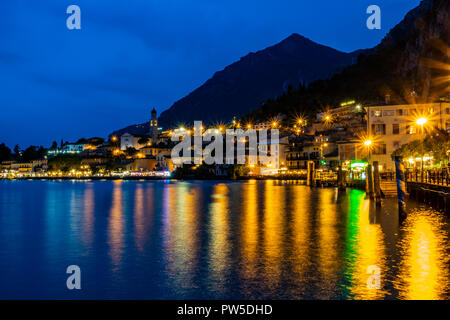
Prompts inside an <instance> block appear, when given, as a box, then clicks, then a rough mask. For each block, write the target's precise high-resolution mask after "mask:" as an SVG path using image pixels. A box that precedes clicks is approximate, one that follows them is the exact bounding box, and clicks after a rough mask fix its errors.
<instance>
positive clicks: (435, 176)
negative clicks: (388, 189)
mask: <svg viewBox="0 0 450 320" xmlns="http://www.w3.org/2000/svg"><path fill="white" fill-rule="evenodd" d="M406 181H407V182H418V183H424V184H430V185H438V186H446V187H447V186H449V185H450V167H447V168H440V169H426V170H424V171H423V175H422V172H421V170H408V171H406Z"/></svg>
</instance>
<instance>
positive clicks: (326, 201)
mask: <svg viewBox="0 0 450 320" xmlns="http://www.w3.org/2000/svg"><path fill="white" fill-rule="evenodd" d="M334 198H335V190H334V189H324V190H322V192H320V194H319V202H318V208H317V211H318V212H317V214H318V216H319V221H318V222H319V226H318V237H319V252H318V264H319V265H318V269H319V272H320V276H321V282H322V284H321V290H320V292H319V293H318V296H317V298H320V299H329V298H331V297H332V295H333V293H334V291H335V288H336V285H337V282H338V272H337V271H338V263H339V262H338V259H337V258H338V246H337V244H338V243H337V241H338V232H337V226H336V224H337V214H338V212H337V210H336V203H335V202H334Z"/></svg>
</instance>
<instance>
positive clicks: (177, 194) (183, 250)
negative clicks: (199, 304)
mask: <svg viewBox="0 0 450 320" xmlns="http://www.w3.org/2000/svg"><path fill="white" fill-rule="evenodd" d="M163 197H164V199H163V201H164V213H163V215H164V221H163V223H164V227H163V228H164V230H165V231H164V247H165V257H166V260H167V262H168V265H167V268H168V270H167V271H168V273H169V274H170V275H171V278H170V281H173V282H174V287H176V288H177V290H187V289H192V288H195V287H196V283H195V279H194V274H195V270H197V267H198V262H199V261H198V254H199V225H200V216H199V207H198V205H199V203H200V201H201V193H200V190H199V189H198V188H197V187H195V186H192V185H190V184H189V183H186V182H182V183H179V184H177V185H166V186H165V189H164V195H163Z"/></svg>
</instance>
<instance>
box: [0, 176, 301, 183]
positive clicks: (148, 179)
mask: <svg viewBox="0 0 450 320" xmlns="http://www.w3.org/2000/svg"><path fill="white" fill-rule="evenodd" d="M14 180H19V181H26V180H28V181H30V180H31V181H34V180H44V181H47V180H48V181H58V180H63V181H72V180H78V181H92V180H94V181H114V180H129V181H139V180H145V181H160V180H174V181H195V180H200V181H217V180H219V181H248V180H295V181H302V182H305V183H306V179H304V178H303V177H292V176H285V177H281V176H276V177H263V176H257V177H256V176H255V177H240V178H237V179H231V178H226V177H211V178H183V179H176V178H173V177H18V178H0V181H14Z"/></svg>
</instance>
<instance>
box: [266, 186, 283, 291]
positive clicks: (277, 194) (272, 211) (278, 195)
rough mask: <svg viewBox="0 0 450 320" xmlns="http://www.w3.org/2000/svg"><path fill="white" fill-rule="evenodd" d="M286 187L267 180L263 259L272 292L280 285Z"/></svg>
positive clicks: (268, 284)
mask: <svg viewBox="0 0 450 320" xmlns="http://www.w3.org/2000/svg"><path fill="white" fill-rule="evenodd" d="M284 192H285V188H284V187H283V186H280V185H277V184H275V182H274V181H272V180H267V181H266V182H265V185H264V208H263V210H262V212H263V215H264V221H263V226H262V228H263V239H262V243H263V251H262V257H261V258H262V259H263V264H264V270H263V275H264V281H265V286H267V288H268V290H269V292H270V293H273V291H274V290H276V289H277V288H278V286H279V285H280V277H281V266H282V264H283V263H284V262H283V260H282V253H283V249H284V248H283V247H282V246H281V241H282V238H283V237H284V234H285V233H284V232H283V231H284V230H283V219H284V218H285V212H284V210H283V209H284V205H285V204H286V202H285V199H284Z"/></svg>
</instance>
